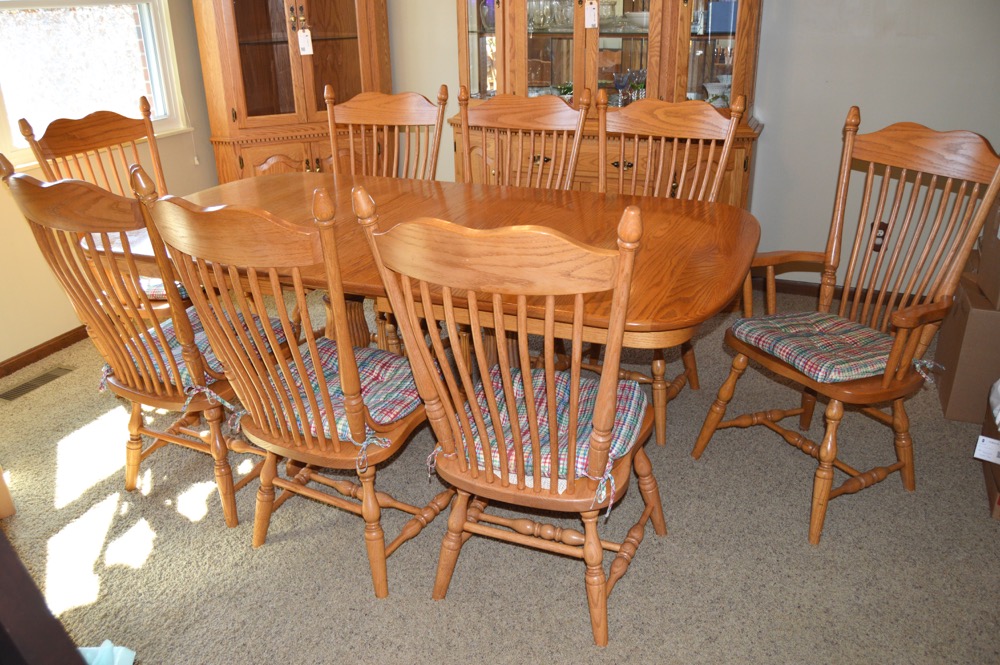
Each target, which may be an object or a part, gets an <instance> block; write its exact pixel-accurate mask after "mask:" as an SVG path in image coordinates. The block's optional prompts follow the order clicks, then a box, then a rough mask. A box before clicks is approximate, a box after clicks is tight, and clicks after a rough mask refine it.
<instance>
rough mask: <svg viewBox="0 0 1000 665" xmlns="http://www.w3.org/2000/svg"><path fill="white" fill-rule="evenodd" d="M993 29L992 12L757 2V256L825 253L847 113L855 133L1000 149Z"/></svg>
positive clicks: (842, 2) (999, 12) (938, 5)
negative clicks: (936, 133) (893, 131)
mask: <svg viewBox="0 0 1000 665" xmlns="http://www.w3.org/2000/svg"><path fill="white" fill-rule="evenodd" d="M998 29H1000V2H997V0H952V1H951V2H937V1H936V0H835V1H827V2H808V1H806V0H791V1H785V2H776V1H774V0H764V16H763V21H762V34H761V47H760V58H759V61H758V63H759V64H758V74H757V103H756V111H755V113H756V115H757V117H758V118H760V120H761V121H762V122H763V123H764V131H763V133H762V134H761V137H760V139H759V143H758V151H757V164H756V171H755V180H754V183H753V190H752V195H753V199H752V205H751V210H752V212H753V213H754V215H756V217H757V218H758V219H759V220H760V223H761V227H762V235H761V242H760V248H761V249H765V250H766V249H779V248H792V249H816V250H822V249H823V248H824V247H825V244H826V232H827V229H828V228H829V222H830V216H831V213H832V209H833V196H834V187H835V184H836V178H837V168H838V164H839V160H840V150H841V145H842V144H841V129H842V128H843V126H844V120H845V119H846V117H847V111H848V109H849V108H850V107H851V106H852V105H857V106H858V107H859V108H860V110H861V127H860V131H861V132H866V131H873V130H876V129H879V128H881V127H884V126H885V125H888V124H891V123H893V122H898V121H902V120H908V121H912V122H918V123H921V124H924V125H927V126H928V127H931V128H933V129H937V130H949V129H968V130H972V131H975V132H978V133H980V134H982V135H983V136H985V137H986V138H987V139H989V141H990V142H991V143H992V144H993V147H994V149H1000V113H998V112H997V109H998V108H1000V79H998V78H997V66H998V65H1000V39H998V38H997V30H998ZM787 277H789V278H792V279H799V278H801V279H815V277H814V276H813V275H806V274H803V273H792V274H788V275H787Z"/></svg>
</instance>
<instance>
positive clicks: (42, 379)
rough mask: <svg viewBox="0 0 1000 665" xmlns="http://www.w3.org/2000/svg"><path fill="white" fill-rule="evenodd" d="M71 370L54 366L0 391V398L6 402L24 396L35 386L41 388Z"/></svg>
mask: <svg viewBox="0 0 1000 665" xmlns="http://www.w3.org/2000/svg"><path fill="white" fill-rule="evenodd" d="M72 371H73V370H72V369H68V368H66V367H56V368H53V369H50V370H49V371H47V372H45V373H44V374H40V375H39V376H36V377H35V378H33V379H28V380H27V381H25V382H24V383H21V384H18V385H16V386H14V387H13V388H11V389H10V390H8V391H7V392H4V393H0V399H3V400H7V401H8V402H13V401H14V400H16V399H17V398H18V397H24V396H25V395H27V394H28V393H30V392H31V391H32V390H34V389H35V388H41V387H42V386H44V385H45V384H46V383H49V382H50V381H55V380H56V379H58V378H59V377H60V376H65V375H66V374H69V373H70V372H72Z"/></svg>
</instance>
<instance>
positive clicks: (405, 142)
mask: <svg viewBox="0 0 1000 665" xmlns="http://www.w3.org/2000/svg"><path fill="white" fill-rule="evenodd" d="M323 94H324V97H325V98H326V114H327V121H328V122H329V125H330V140H331V142H332V153H331V154H332V155H333V156H334V157H331V159H332V161H333V164H332V166H333V172H334V173H340V172H342V171H344V164H345V162H346V163H347V164H348V165H350V170H349V173H350V174H351V175H374V176H382V177H386V178H412V179H416V180H434V179H435V178H436V177H437V160H438V152H439V151H440V148H441V131H442V129H443V127H444V112H445V108H446V107H447V105H448V86H446V85H442V86H441V88H440V90H439V91H438V97H437V105H435V104H433V103H432V102H430V101H429V100H428V99H427V98H426V97H424V96H423V95H420V94H418V93H415V92H402V93H398V94H394V95H390V94H386V93H382V92H363V93H361V94H360V95H356V96H355V97H353V98H351V99H349V100H347V101H345V102H342V103H340V104H338V103H336V100H335V99H334V93H333V86H330V85H327V86H326V87H325V88H324V89H323ZM347 307H348V313H349V316H350V318H351V320H352V326H353V327H354V328H355V330H356V332H355V339H359V338H360V337H361V336H367V330H368V324H367V322H366V320H365V315H364V299H363V298H356V297H352V298H348V300H347ZM374 309H375V326H376V332H375V341H376V342H377V343H378V344H379V347H380V348H382V349H387V350H392V351H393V352H395V353H399V352H400V351H401V349H400V347H399V342H398V337H397V335H396V332H395V327H394V326H393V325H392V321H391V316H392V312H390V311H388V307H386V306H385V305H384V303H383V304H382V306H380V305H379V301H378V300H376V303H375V306H374ZM327 315H328V317H329V316H330V312H329V311H328V312H327Z"/></svg>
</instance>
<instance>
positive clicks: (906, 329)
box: [882, 298, 952, 388]
mask: <svg viewBox="0 0 1000 665" xmlns="http://www.w3.org/2000/svg"><path fill="white" fill-rule="evenodd" d="M951 302H952V301H951V299H950V298H949V299H948V300H942V301H939V302H930V303H925V304H923V305H913V306H911V307H904V308H903V309H901V310H899V311H897V312H895V313H893V315H892V317H891V319H890V320H891V322H892V325H893V326H894V327H895V328H896V334H895V339H893V341H892V349H891V350H890V351H889V358H888V361H887V362H886V367H885V374H884V375H883V376H882V387H883V388H887V387H888V386H889V385H890V384H891V383H892V382H893V381H897V380H901V379H903V378H904V377H905V376H906V374H907V372H909V371H911V369H912V367H911V364H912V363H911V361H912V360H913V359H914V358H919V357H922V356H923V354H924V351H925V350H926V349H927V345H928V344H929V343H930V339H931V336H932V335H933V333H934V332H935V331H936V327H935V328H934V329H933V330H931V331H928V330H923V331H919V332H916V331H917V329H918V328H920V327H922V326H925V325H927V324H929V323H936V322H939V321H941V320H942V319H944V316H945V314H947V313H948V310H949V309H951Z"/></svg>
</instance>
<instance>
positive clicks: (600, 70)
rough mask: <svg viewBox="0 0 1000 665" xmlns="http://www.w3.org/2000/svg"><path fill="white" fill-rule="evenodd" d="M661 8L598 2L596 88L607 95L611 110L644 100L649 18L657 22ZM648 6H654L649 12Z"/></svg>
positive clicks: (644, 1)
mask: <svg viewBox="0 0 1000 665" xmlns="http://www.w3.org/2000/svg"><path fill="white" fill-rule="evenodd" d="M660 4H661V3H659V2H656V0H599V3H598V19H599V24H600V30H599V34H598V39H597V86H596V87H597V89H601V88H604V89H605V90H607V91H608V103H609V105H610V106H625V105H627V104H628V103H629V102H630V101H634V100H636V99H643V98H645V96H646V79H647V68H648V67H649V63H650V57H649V56H650V40H649V26H650V14H651V13H653V14H655V16H654V19H655V20H659V15H660V10H661V8H660V7H659V5H660ZM650 5H656V6H654V7H652V10H653V11H652V12H651V11H650V9H651V8H650ZM595 93H596V90H595Z"/></svg>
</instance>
